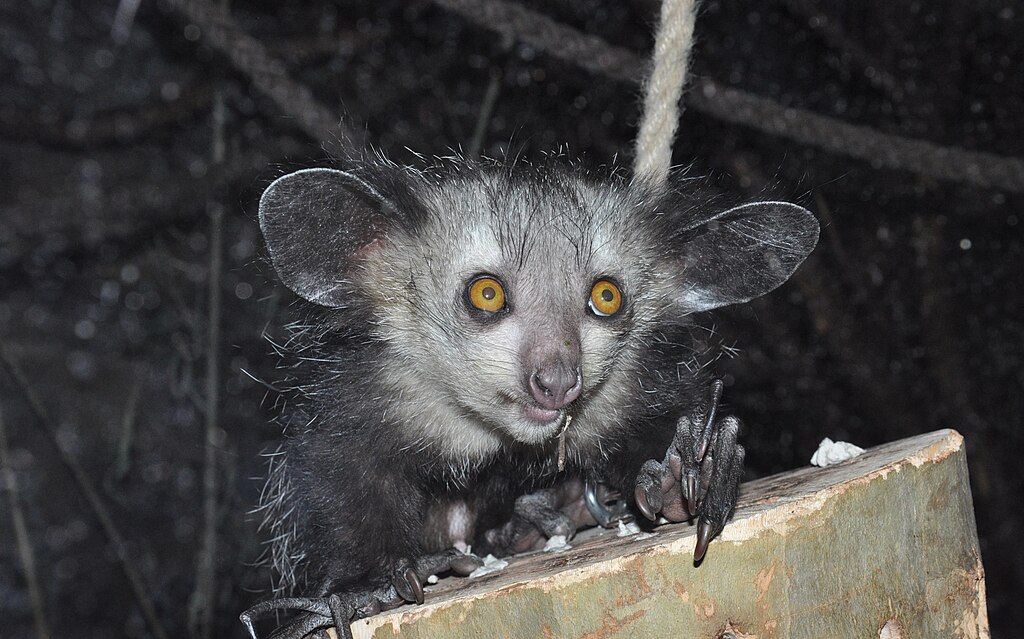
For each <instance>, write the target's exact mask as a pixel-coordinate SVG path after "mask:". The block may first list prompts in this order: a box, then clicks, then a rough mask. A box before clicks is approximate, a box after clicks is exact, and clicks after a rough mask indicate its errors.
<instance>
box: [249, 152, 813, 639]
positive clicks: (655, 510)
mask: <svg viewBox="0 0 1024 639" xmlns="http://www.w3.org/2000/svg"><path fill="white" fill-rule="evenodd" d="M691 184H692V181H688V180H684V179H682V178H679V177H673V178H672V179H671V180H670V183H669V185H668V186H664V187H652V186H649V185H647V184H645V183H643V182H642V181H634V182H632V183H631V182H629V181H627V180H624V179H622V178H619V177H611V178H607V179H603V180H598V179H594V178H591V177H589V176H588V175H586V174H583V173H581V172H580V171H578V170H577V169H574V168H565V167H557V166H543V167H533V166H527V165H523V164H519V165H514V166H511V167H510V166H503V165H498V164H495V165H485V166H479V165H473V164H468V163H465V162H461V161H460V162H452V163H450V164H449V165H448V166H447V167H445V168H441V169H436V170H430V171H417V170H413V169H409V168H405V167H400V166H397V165H394V164H391V163H389V162H386V161H383V160H373V161H370V162H362V163H358V164H356V165H355V166H353V167H352V168H349V169H346V170H344V171H341V170H333V169H308V170H303V171H298V172H296V173H292V174H290V175H286V176H284V177H282V178H280V179H278V180H277V181H275V182H274V183H273V184H272V185H271V186H270V187H269V188H268V189H267V191H266V192H265V193H264V195H263V197H262V200H261V202H260V225H261V227H262V230H263V233H264V236H265V238H266V241H267V245H268V248H269V252H270V257H271V259H272V261H273V264H274V267H275V269H276V271H277V273H278V275H279V276H280V278H281V280H282V281H283V282H284V284H285V285H287V286H288V287H289V288H290V289H292V290H293V291H294V292H295V293H297V294H298V295H299V296H300V297H301V298H303V299H304V300H306V301H307V302H309V303H310V304H307V306H308V308H307V309H306V310H307V311H308V316H307V319H306V320H305V322H304V323H301V324H297V325H296V326H295V331H294V335H293V337H292V340H291V341H290V343H289V344H288V345H286V347H285V351H289V353H286V355H287V356H290V357H292V358H293V363H294V366H295V369H296V371H298V372H297V373H296V377H297V379H298V386H297V387H296V391H295V396H296V397H295V399H294V401H293V402H291V403H292V405H293V406H295V408H293V409H292V410H291V412H290V413H288V415H287V416H286V441H285V443H284V445H283V446H282V448H281V449H280V451H279V452H278V453H277V454H276V455H274V456H273V458H272V464H271V466H272V467H271V473H270V479H269V481H268V486H267V491H266V494H265V495H264V502H263V507H264V509H265V510H266V512H267V513H268V515H267V525H268V527H269V529H270V531H271V533H272V535H273V537H274V541H273V545H272V554H273V559H274V563H275V566H276V568H278V570H279V572H280V573H281V576H282V580H283V582H284V584H285V585H293V586H295V587H296V588H295V590H296V592H297V594H301V595H304V596H303V597H301V598H296V597H292V598H287V599H278V600H272V601H269V602H265V603H262V604H258V605H257V606H254V607H253V608H252V609H251V610H250V611H247V612H246V613H245V614H243V621H245V622H246V623H247V625H249V627H250V630H252V619H253V618H254V617H259V616H263V615H265V614H267V613H268V612H271V611H274V610H278V609H281V608H289V609H296V610H300V611H302V612H300V614H299V615H298V617H297V618H296V619H295V620H294V621H293V622H291V624H290V625H289V626H287V627H285V628H283V629H282V630H281V632H282V634H283V636H290V637H299V636H303V635H305V634H307V633H309V632H312V631H314V630H317V629H320V628H324V627H328V626H335V625H336V626H338V630H339V632H341V633H342V634H343V635H344V634H347V633H348V627H347V625H348V622H349V621H350V620H351V619H353V618H357V617H360V616H365V615H367V614H372V613H374V612H376V611H378V610H380V609H381V608H387V607H391V606H394V605H398V604H399V603H401V602H403V601H422V597H423V591H422V583H423V580H424V579H425V578H426V577H427V576H428V575H429V574H431V573H435V572H440V571H445V570H453V571H455V572H457V573H462V574H465V573H466V572H468V571H471V570H472V569H473V568H474V567H476V566H477V565H479V560H478V559H476V557H475V556H474V555H468V554H463V551H465V550H467V548H468V547H472V549H473V551H474V552H476V553H478V554H483V553H487V552H491V553H494V554H507V553H511V552H515V551H519V550H524V549H526V548H529V547H530V546H531V545H532V544H533V543H534V542H535V541H537V540H538V539H540V538H541V537H550V536H552V535H555V534H567V535H571V534H572V533H573V532H574V531H575V529H576V526H578V525H580V524H583V523H588V522H589V523H593V521H594V519H593V518H592V515H591V514H590V511H588V509H587V508H586V507H585V506H584V505H583V504H584V499H583V493H584V488H583V486H584V483H589V484H590V485H596V484H597V483H598V482H600V483H601V485H603V486H609V487H611V489H612V490H614V491H616V492H617V493H618V494H620V495H621V496H622V498H623V499H624V500H625V501H626V502H627V503H628V505H629V506H630V508H632V509H633V510H634V511H635V512H638V513H639V514H640V515H642V516H644V517H646V518H648V519H654V518H655V517H656V516H657V515H658V514H661V515H663V516H665V517H666V518H668V519H669V520H673V521H682V520H691V519H692V520H696V523H697V530H698V535H697V537H698V541H697V549H696V552H695V559H696V560H697V561H699V560H700V559H701V558H702V557H703V555H704V551H705V549H706V547H707V543H708V541H709V540H710V539H711V538H712V537H714V536H715V535H716V534H718V532H720V531H721V529H722V527H723V526H724V525H725V522H726V520H727V519H728V517H729V516H730V515H731V514H732V511H733V509H734V507H735V503H736V494H737V488H738V485H739V481H740V475H741V472H742V463H743V454H744V451H743V448H742V447H741V446H740V445H739V444H738V443H737V432H738V429H739V422H738V420H736V419H735V418H733V417H728V416H727V417H719V416H718V415H717V414H716V409H717V404H718V399H719V397H720V395H721V388H722V387H721V383H720V382H717V381H714V380H712V378H711V375H710V374H709V373H708V372H707V370H706V369H705V368H701V367H699V366H693V365H688V363H689V362H692V361H694V346H693V339H692V337H691V331H692V330H693V326H692V315H693V314H694V313H698V312H701V311H706V310H709V309H712V308H715V307H719V306H723V305H727V304H734V303H739V302H745V301H747V300H750V299H752V298H754V297H757V296H759V295H762V294H764V293H766V292H768V291H770V290H772V289H774V288H775V287H777V286H779V285H780V284H781V283H783V282H784V281H785V280H786V279H787V278H788V277H789V276H790V275H791V274H792V273H793V271H794V270H795V269H796V267H797V266H798V265H799V264H800V262H801V261H802V260H803V259H804V258H805V257H806V256H807V254H808V253H809V252H810V251H811V250H812V249H813V247H814V245H815V243H816V242H817V237H818V224H817V222H816V221H815V219H814V217H813V216H812V215H811V214H810V213H808V212H807V211H806V210H804V209H802V208H800V207H798V206H796V205H793V204H787V203H782V202H756V203H751V204H746V205H742V206H738V207H733V208H728V207H725V206H720V205H716V203H715V202H714V201H713V200H709V199H708V198H707V197H706V196H704V195H702V193H701V192H700V191H699V190H698V189H696V188H695V187H692V186H691Z"/></svg>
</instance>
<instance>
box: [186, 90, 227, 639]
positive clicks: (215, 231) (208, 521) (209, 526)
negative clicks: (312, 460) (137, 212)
mask: <svg viewBox="0 0 1024 639" xmlns="http://www.w3.org/2000/svg"><path fill="white" fill-rule="evenodd" d="M224 120H225V106H224V96H223V93H222V92H221V91H220V90H218V91H217V93H216V95H215V99H214V102H213V141H212V150H211V156H212V158H211V160H212V164H213V166H214V170H215V171H217V170H218V169H219V168H220V167H221V166H223V164H224V156H225V141H224ZM218 194H219V192H218V193H217V194H215V195H211V196H210V198H209V201H208V202H207V206H206V208H207V212H208V214H209V218H210V274H209V278H208V282H207V290H208V294H209V297H208V304H209V308H208V312H209V317H208V318H207V324H206V329H207V333H206V393H205V395H206V429H205V432H206V438H205V439H206V441H205V442H204V450H205V457H204V462H203V537H202V546H201V548H200V551H199V557H198V559H199V565H198V568H197V570H196V590H195V593H194V598H193V606H192V607H190V611H189V612H190V617H194V616H195V615H194V614H193V613H195V612H196V611H197V610H198V613H199V614H198V617H199V618H198V619H195V618H192V619H190V621H191V622H192V624H191V625H193V626H194V625H196V624H198V626H199V633H198V634H199V636H200V637H202V638H203V639H209V638H210V636H211V635H212V632H213V613H214V610H215V609H216V601H215V599H216V598H215V596H214V593H215V592H216V577H217V570H216V565H217V562H216V557H217V443H216V442H217V431H218V429H219V416H218V412H219V408H220V365H219V358H218V353H219V352H220V317H221V280H222V279H223V275H224V273H223V271H224V237H223V236H224V206H223V205H222V204H221V202H219V201H218V200H217V195H218Z"/></svg>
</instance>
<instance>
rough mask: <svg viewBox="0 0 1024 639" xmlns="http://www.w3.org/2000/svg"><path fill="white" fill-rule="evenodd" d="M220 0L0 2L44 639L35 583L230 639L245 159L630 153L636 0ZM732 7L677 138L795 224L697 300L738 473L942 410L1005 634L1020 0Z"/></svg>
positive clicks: (26, 528) (249, 480)
mask: <svg viewBox="0 0 1024 639" xmlns="http://www.w3.org/2000/svg"><path fill="white" fill-rule="evenodd" d="M217 1H218V0H206V1H204V2H187V1H186V0H166V1H164V2H153V1H150V0H142V1H141V2H140V1H138V0H123V1H120V2H119V0H99V1H78V2H70V1H53V0H25V1H22V2H16V1H13V0H3V1H2V2H0V77H2V80H0V82H2V84H0V195H2V198H0V354H2V361H0V420H2V422H0V423H2V430H3V435H4V437H3V439H5V440H6V446H5V447H3V448H2V449H0V451H2V452H3V457H4V459H3V460H2V465H3V466H4V467H5V468H8V469H10V471H11V472H6V471H5V474H4V476H3V478H2V481H3V486H4V488H5V490H3V491H2V492H3V493H4V495H3V498H2V499H3V501H2V503H3V505H2V506H0V619H3V622H2V627H0V636H2V637H30V636H42V635H41V634H39V635H37V633H39V632H40V626H39V624H38V623H37V622H36V621H35V620H34V612H33V609H34V605H33V597H32V596H31V590H32V587H30V585H29V584H33V583H34V584H36V585H37V587H38V590H39V597H38V598H39V599H40V600H41V601H42V605H43V608H44V610H43V612H44V614H45V619H46V624H47V626H48V628H49V630H50V632H51V633H53V634H54V635H57V634H60V635H67V634H68V633H69V632H70V633H71V634H74V635H75V636H76V637H109V636H129V637H135V636H161V634H163V636H186V635H202V634H204V632H203V629H204V627H206V628H208V632H211V633H212V635H213V636H236V637H240V636H242V634H243V628H242V626H241V624H240V623H239V622H238V620H237V615H238V613H239V612H240V611H241V610H242V609H244V608H245V607H247V606H248V605H250V604H251V603H253V602H254V601H255V600H256V599H258V598H259V597H260V596H263V595H264V594H265V592H266V589H267V587H268V586H269V583H270V577H269V574H268V573H267V572H266V571H265V570H264V569H262V568H259V567H257V566H254V565H253V564H254V562H255V560H256V559H257V557H258V556H259V553H260V549H261V545H260V541H261V534H260V533H259V532H258V531H257V525H258V519H257V518H256V517H254V516H251V515H249V514H248V512H249V510H250V509H251V508H252V507H253V506H254V505H255V503H256V500H257V497H258V494H259V490H260V488H261V481H260V480H259V479H258V478H259V477H260V476H261V475H262V474H263V472H264V468H265V464H264V460H263V459H262V458H261V457H260V453H261V451H266V450H271V449H273V447H274V446H275V445H276V442H277V441H278V440H279V437H280V432H279V426H277V425H275V424H274V423H272V421H271V420H272V418H273V416H274V415H275V414H276V413H277V411H278V404H279V403H280V402H281V401H282V397H281V396H280V394H279V393H277V392H276V391H275V390H274V389H273V383H274V380H275V379H279V378H280V373H279V372H278V371H276V370H275V367H276V366H277V364H278V361H279V360H278V358H277V356H275V355H274V354H273V349H272V348H271V344H270V342H269V341H268V339H267V338H268V337H269V338H271V339H275V340H276V339H279V338H280V337H282V336H283V335H284V332H283V330H282V328H281V327H282V325H283V324H284V323H286V322H287V321H288V320H289V319H290V318H292V317H293V314H292V313H293V310H294V309H293V307H292V304H293V302H294V299H295V298H294V296H293V295H292V294H291V293H290V292H289V291H287V290H286V289H284V288H283V287H281V286H280V285H277V284H276V283H275V276H274V274H273V272H272V271H271V269H270V268H269V266H268V263H267V261H266V253H265V249H264V247H263V245H262V240H261V238H260V235H259V229H258V226H257V223H256V202H257V201H258V198H259V195H260V193H261V192H262V190H263V189H264V188H265V187H266V186H267V185H268V184H269V183H270V181H272V180H273V179H274V178H275V177H277V176H279V175H281V174H283V173H284V172H287V171H290V170H294V169H298V168H304V167H309V166H328V165H330V164H331V159H330V158H331V157H332V156H335V155H337V154H338V152H339V149H340V148H341V145H343V144H353V143H354V144H357V145H361V147H366V148H371V147H372V148H376V149H380V150H381V151H382V152H383V153H384V154H386V155H387V156H389V157H390V158H391V159H393V160H396V161H398V162H401V163H410V164H414V165H422V164H423V161H422V160H421V159H419V158H418V157H417V154H423V155H428V156H429V155H446V154H450V153H451V152H452V149H462V150H463V151H464V152H466V153H468V154H470V155H474V154H475V153H476V152H479V153H481V154H483V155H486V156H490V157H502V156H503V154H505V153H506V152H507V151H508V150H509V149H512V150H513V151H515V152H518V153H520V154H521V155H522V156H523V157H526V158H528V159H529V158H540V157H541V156H542V154H543V153H544V152H550V151H556V150H558V149H559V148H560V147H563V146H566V147H567V148H568V153H569V154H570V155H572V156H575V157H579V158H581V162H582V164H583V165H584V166H587V167H592V168H594V169H595V170H597V171H600V170H606V169H602V167H608V166H610V165H617V166H621V167H623V168H624V169H628V168H629V166H630V163H631V161H632V155H633V138H634V136H635V134H636V125H637V123H638V120H639V104H640V100H639V91H640V88H639V83H638V80H639V79H640V78H642V75H643V65H644V64H646V60H647V58H648V55H649V51H650V49H651V46H652V41H653V35H652V31H653V27H654V25H655V23H656V18H657V15H658V3H657V2H655V1H654V0H631V1H629V2H621V1H611V0H604V1H599V0H584V1H570V0H550V1H548V2H541V1H540V0H516V1H515V3H514V4H511V9H509V5H507V4H501V5H494V3H493V2H487V3H480V4H479V5H477V3H472V2H466V1H464V0H458V1H457V0H444V1H441V0H437V1H436V2H428V1H425V0H424V1H409V2H393V1H386V2H385V1H381V2H343V1H335V2H326V1H323V0H316V1H311V2H303V3H291V4H289V5H288V7H287V8H285V7H284V6H283V5H284V3H278V2H240V1H236V2H234V3H232V4H231V6H230V7H228V8H227V11H228V12H229V17H227V18H225V17H224V14H223V13H222V12H223V11H224V9H223V8H222V7H223V5H221V4H218V3H217ZM485 4H486V6H488V7H490V8H491V9H492V10H494V11H498V9H501V8H504V9H505V10H508V11H512V12H513V13H512V14H511V15H513V16H517V18H516V19H514V20H513V19H500V20H497V21H495V20H494V19H493V16H494V15H495V14H493V13H492V14H489V15H490V16H491V17H490V18H488V16H487V15H481V14H479V13H474V12H473V7H474V6H484V5H485ZM746 4H747V3H730V2H717V1H712V0H706V1H705V2H704V3H703V5H702V8H701V13H700V17H699V19H698V21H697V41H696V45H695V48H694V57H693V63H692V66H691V76H690V86H689V90H688V93H687V98H686V100H685V101H686V108H685V111H684V113H683V116H682V120H681V123H680V129H679V135H678V138H677V141H676V143H675V147H674V163H675V164H676V165H678V166H680V167H688V169H687V170H688V173H689V175H699V176H706V177H707V183H708V185H709V187H710V188H711V189H712V190H715V191H718V192H723V193H731V194H735V195H740V196H747V197H765V196H766V195H767V196H770V197H772V198H776V199H788V200H791V201H795V202H798V203H800V204H802V205H804V206H806V207H807V208H809V209H811V210H812V211H814V212H815V213H816V214H817V215H818V217H819V219H820V220H821V222H822V235H821V240H820V243H819V246H818V248H817V249H816V250H815V252H814V253H813V254H812V255H811V257H810V258H809V259H808V260H807V262H806V263H805V264H804V265H803V266H802V267H801V269H800V270H799V271H798V272H797V274H796V275H795V276H794V278H793V279H792V280H791V281H790V282H789V283H787V284H786V285H785V286H784V287H782V288H781V289H779V290H777V291H775V292H774V293H772V294H770V295H769V296H767V297H765V298H762V299H759V300H757V301H755V302H753V303H751V304H748V305H746V306H743V307H736V308H729V309H723V310H720V311H717V312H715V313H714V314H712V315H710V316H707V317H704V318H702V320H701V323H702V325H704V326H706V327H709V328H710V327H713V328H714V329H715V332H714V333H713V334H709V337H708V339H709V345H710V346H712V347H715V348H718V349H720V351H721V353H722V355H723V356H722V357H721V359H720V360H719V362H718V363H717V364H716V366H718V368H719V370H720V371H721V372H722V373H723V374H724V375H725V380H726V383H727V388H726V393H725V399H726V403H727V409H728V410H729V411H730V412H732V413H734V414H736V415H738V416H740V417H742V418H743V419H744V420H745V422H746V424H747V430H746V432H745V434H744V440H743V443H744V444H745V445H746V446H747V450H748V454H747V478H748V479H752V478H755V477H759V476H763V475H766V474H770V473H776V472H780V471H783V470H787V469H791V468H795V467H799V466H803V465H806V464H807V463H808V460H809V458H810V455H811V453H812V452H813V451H814V449H815V448H816V446H817V444H818V442H819V441H820V440H821V439H822V438H823V437H826V436H827V437H831V438H833V439H844V440H849V441H853V442H855V443H857V444H859V445H861V446H864V447H867V446H872V445H876V444H879V443H882V442H887V441H892V440H895V439H899V438H902V437H906V436H909V435H914V434H918V433H923V432H927V431H931V430H935V429H939V428H955V429H957V430H959V431H960V432H961V433H962V434H963V435H964V436H965V437H966V441H967V450H968V459H969V462H970V470H971V482H972V485H971V487H972V490H973V495H974V505H975V511H976V516H977V521H978V530H979V535H980V538H981V548H982V558H983V560H984V563H985V568H986V571H987V586H988V595H989V598H988V606H989V615H990V619H991V623H992V629H993V635H994V636H1006V637H1009V636H1014V635H1015V634H1016V630H1015V629H1017V628H1020V627H1021V626H1022V625H1024V608H1022V607H1021V606H1020V605H1019V601H1020V597H1021V596H1022V595H1024V591H1022V589H1021V586H1020V584H1021V581H1022V578H1024V553H1021V552H1020V535H1021V534H1022V533H1024V529H1022V523H1024V509H1022V508H1021V505H1020V504H1021V492H1022V489H1024V486H1022V478H1024V471H1022V464H1021V463H1020V460H1019V455H1020V451H1021V450H1022V447H1021V443H1022V431H1021V426H1022V424H1021V415H1022V414H1024V411H1022V402H1024V400H1022V396H1024V393H1022V391H1024V388H1022V387H1024V373H1022V366H1021V364H1022V358H1024V308H1022V306H1024V303H1022V302H1024V294H1022V292H1021V288H1020V286H1019V282H1020V280H1021V268H1022V265H1024V260H1022V253H1024V246H1022V244H1024V242H1022V237H1021V230H1020V225H1021V222H1022V220H1021V219H1020V218H1021V210H1022V204H1024V162H1022V161H1021V159H1020V158H1024V117H1022V114H1024V38H1022V37H1021V34H1024V4H1022V3H1019V2H994V1H992V2H990V1H987V0H981V1H978V2H963V1H951V2H945V3H923V2H910V1H908V2H896V3H893V2H889V1H888V0H886V1H883V0H864V1H861V2H856V3H845V2H836V1H832V0H824V1H821V2H813V1H812V0H770V1H769V2H766V3H759V4H758V6H757V8H756V9H750V8H746V7H742V6H740V5H746ZM495 6H497V7H498V9H495V8H494V7H495ZM524 10H526V11H524ZM536 14H540V16H541V21H540V22H538V21H537V19H536V18H535V15H536ZM523 16H525V17H523ZM531 16H534V17H531ZM507 17H508V16H506V18H507ZM531 19H533V22H530V20H531ZM488 20H490V23H488ZM496 29H500V30H501V31H497V30H496ZM565 29H572V30H574V31H575V32H576V34H577V36H578V37H577V39H573V38H569V37H567V36H566V35H565V34H566V33H567V32H565V31H563V30H565ZM552 34H554V35H553V36H552ZM581 34H586V35H585V37H584V36H582V35H581ZM595 47H596V49H595ZM595 51H598V53H596V54H595ZM732 89H736V90H739V91H733V90H732ZM815 116H825V117H826V118H830V119H825V120H823V119H822V118H821V117H818V118H817V119H815ZM339 122H341V124H340V125H339ZM342 140H345V142H342ZM922 143H926V144H922ZM211 281H212V282H213V284H214V287H213V291H212V292H211V289H210V283H211ZM211 328H214V329H215V330H211ZM211 345H212V350H211ZM211 356H212V357H211ZM211 361H213V362H215V367H213V368H212V369H211V366H210V362H211ZM211 373H212V376H211ZM257 380H261V381H257ZM264 382H265V383H264ZM207 442H210V444H211V445H210V446H207V445H206V444H207ZM206 469H213V472H212V474H210V473H208V472H207V471H206ZM211 479H212V480H214V481H209V480H211ZM12 489H13V490H12ZM12 494H13V495H16V498H17V499H16V502H17V504H18V507H16V508H12V507H11V504H12V503H13V502H12V501H11V500H10V499H9V497H11V495H12ZM881 507H884V505H880V508H881ZM204 513H207V514H212V515H213V519H212V521H213V522H214V523H215V526H214V527H212V528H211V527H209V526H208V525H207V523H206V522H207V521H209V518H208V517H207V516H206V515H204ZM864 516H865V517H871V516H872V513H869V512H866V513H864ZM18 529H20V530H21V533H19V530H18ZM22 533H23V534H22ZM19 536H21V537H22V538H24V539H27V540H28V541H29V542H30V545H31V552H32V556H34V567H30V568H29V569H26V568H25V563H24V559H23V557H24V554H23V553H24V551H25V550H26V546H25V545H24V544H19V543H16V539H17V538H18V537H19ZM211 540H214V541H215V548H216V550H215V552H214V557H215V561H214V562H212V565H213V566H214V568H215V570H214V571H213V572H212V573H204V572H203V571H201V570H200V569H199V568H198V566H200V565H203V564H211V562H203V561H201V558H202V552H203V548H208V547H209V542H210V541H211ZM708 567H710V566H708ZM197 593H199V594H197ZM203 593H212V594H210V595H207V594H203ZM204 615H205V616H204ZM211 624H212V625H211Z"/></svg>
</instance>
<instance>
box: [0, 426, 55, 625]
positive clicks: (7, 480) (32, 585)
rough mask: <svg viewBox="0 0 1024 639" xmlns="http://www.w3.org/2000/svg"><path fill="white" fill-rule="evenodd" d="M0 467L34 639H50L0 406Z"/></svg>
mask: <svg viewBox="0 0 1024 639" xmlns="http://www.w3.org/2000/svg"><path fill="white" fill-rule="evenodd" d="M0 468H2V469H3V478H4V484H5V485H6V487H7V496H8V502H9V503H10V504H11V523H12V524H13V525H14V542H15V544H17V546H18V559H19V560H20V561H21V569H22V571H24V573H25V582H26V584H27V585H28V598H29V600H30V601H31V602H32V617H33V619H35V624H36V639H50V626H49V624H48V623H47V622H46V607H45V606H44V605H43V594H42V593H43V591H42V590H41V589H40V588H39V574H38V573H37V572H36V557H35V552H34V551H33V550H32V538H31V537H30V536H29V534H28V526H27V525H26V524H25V512H24V510H23V509H22V507H21V498H20V497H19V496H18V478H17V475H15V473H14V469H13V468H11V458H10V455H9V454H8V451H7V425H6V424H5V423H4V413H3V407H2V406H0Z"/></svg>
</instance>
